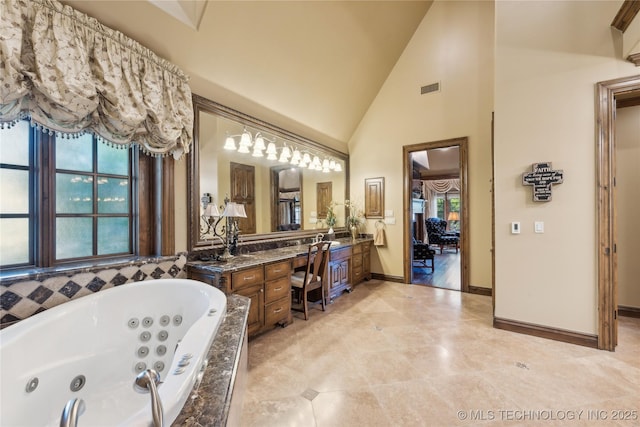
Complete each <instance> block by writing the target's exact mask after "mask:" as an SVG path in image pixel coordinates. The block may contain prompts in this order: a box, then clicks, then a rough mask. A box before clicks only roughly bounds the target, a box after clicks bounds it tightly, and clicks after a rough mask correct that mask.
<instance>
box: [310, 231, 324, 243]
mask: <svg viewBox="0 0 640 427" xmlns="http://www.w3.org/2000/svg"><path fill="white" fill-rule="evenodd" d="M322 239H324V234H322V233H318V234H316V237H314V238H313V243H318V242H322Z"/></svg>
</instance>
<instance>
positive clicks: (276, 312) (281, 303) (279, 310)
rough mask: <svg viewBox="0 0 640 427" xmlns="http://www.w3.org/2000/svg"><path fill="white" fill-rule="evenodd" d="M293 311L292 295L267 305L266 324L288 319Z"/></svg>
mask: <svg viewBox="0 0 640 427" xmlns="http://www.w3.org/2000/svg"><path fill="white" fill-rule="evenodd" d="M290 312H291V297H289V296H288V295H287V297H286V298H281V299H279V300H278V301H276V302H273V303H271V304H268V305H266V306H265V313H264V317H265V322H264V323H265V325H275V324H276V323H278V322H282V321H285V320H287V318H288V317H289V313H290Z"/></svg>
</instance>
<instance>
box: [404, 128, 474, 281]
mask: <svg viewBox="0 0 640 427" xmlns="http://www.w3.org/2000/svg"><path fill="white" fill-rule="evenodd" d="M446 147H458V150H459V167H460V201H461V204H462V212H461V214H462V215H461V218H460V225H461V229H460V231H461V233H460V286H461V291H462V292H469V255H470V254H469V247H470V246H469V241H470V236H469V191H468V172H467V171H468V156H469V154H468V153H469V151H468V138H467V137H466V136H465V137H460V138H452V139H445V140H440V141H432V142H423V143H420V144H413V145H405V146H403V147H402V167H403V169H404V186H403V187H404V188H403V192H404V197H403V202H402V204H403V211H404V227H403V229H404V231H403V240H404V245H403V257H404V260H405V262H404V282H405V283H411V273H412V271H411V268H412V265H413V263H412V258H413V257H412V255H411V239H410V236H413V234H412V230H411V225H412V224H413V221H412V218H411V205H412V197H413V193H412V182H413V174H412V164H411V153H413V152H416V151H424V150H431V149H434V148H446Z"/></svg>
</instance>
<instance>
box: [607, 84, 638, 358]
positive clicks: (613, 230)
mask: <svg viewBox="0 0 640 427" xmlns="http://www.w3.org/2000/svg"><path fill="white" fill-rule="evenodd" d="M636 92H637V93H638V95H639V96H640V76H631V77H625V78H621V79H614V80H608V81H604V82H600V83H597V84H596V152H597V155H596V157H597V159H596V163H597V170H596V180H597V182H596V189H597V198H598V200H597V227H598V231H597V233H598V245H597V251H598V348H599V349H602V350H610V351H613V350H615V347H616V344H617V341H618V337H617V334H618V330H617V321H616V319H617V314H618V313H617V311H618V307H617V297H618V273H617V256H616V254H615V249H616V246H615V245H616V236H617V232H618V230H617V223H616V215H615V206H616V205H615V203H616V198H615V173H616V156H615V117H616V97H618V96H621V95H628V94H635V93H636Z"/></svg>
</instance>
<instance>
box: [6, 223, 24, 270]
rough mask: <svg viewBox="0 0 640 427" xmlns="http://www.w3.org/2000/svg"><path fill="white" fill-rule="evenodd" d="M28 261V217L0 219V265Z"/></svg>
mask: <svg viewBox="0 0 640 427" xmlns="http://www.w3.org/2000/svg"><path fill="white" fill-rule="evenodd" d="M27 263H29V219H28V218H2V219H0V265H3V266H4V265H13V264H27Z"/></svg>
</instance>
